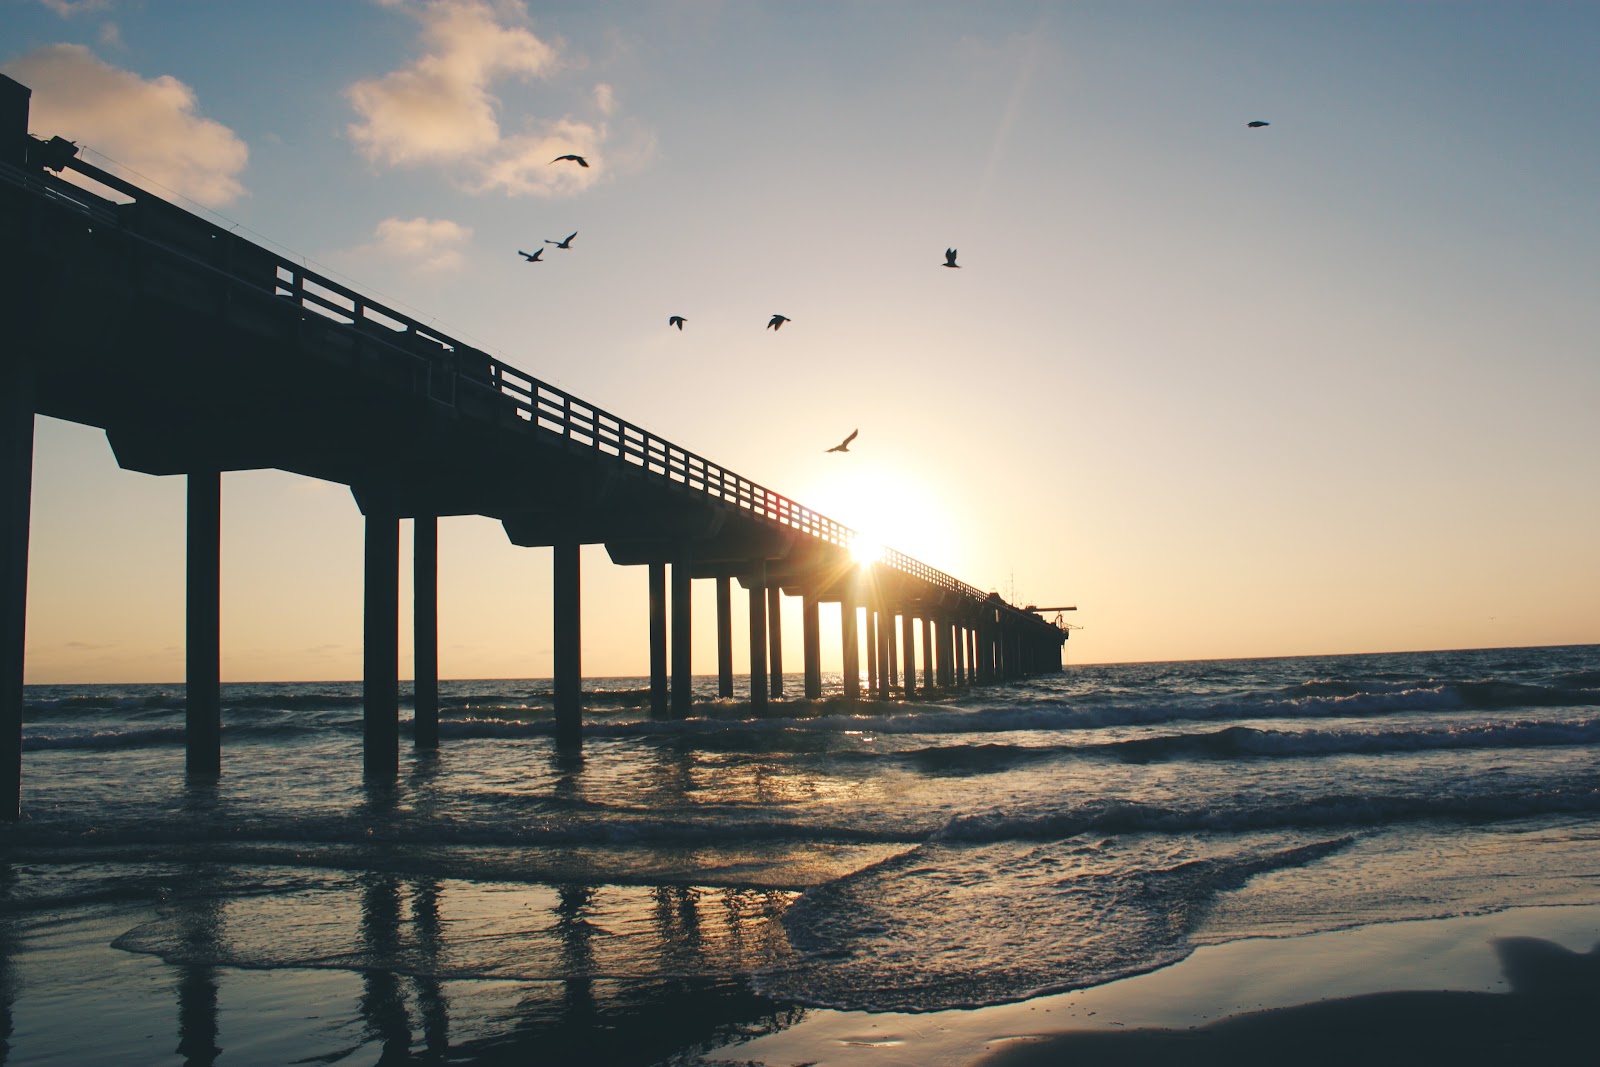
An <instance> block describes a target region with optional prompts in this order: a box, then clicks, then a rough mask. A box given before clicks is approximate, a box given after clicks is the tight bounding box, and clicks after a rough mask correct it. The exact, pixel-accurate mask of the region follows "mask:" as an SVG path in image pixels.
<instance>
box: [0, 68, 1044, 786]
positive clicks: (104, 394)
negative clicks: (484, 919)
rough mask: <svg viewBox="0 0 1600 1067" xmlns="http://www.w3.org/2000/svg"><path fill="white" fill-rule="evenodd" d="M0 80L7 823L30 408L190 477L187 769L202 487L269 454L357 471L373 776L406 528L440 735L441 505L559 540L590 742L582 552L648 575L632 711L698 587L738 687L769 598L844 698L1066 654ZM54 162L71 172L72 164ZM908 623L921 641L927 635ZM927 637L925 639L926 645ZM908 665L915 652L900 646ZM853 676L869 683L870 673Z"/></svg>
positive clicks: (758, 679)
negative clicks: (134, 177)
mask: <svg viewBox="0 0 1600 1067" xmlns="http://www.w3.org/2000/svg"><path fill="white" fill-rule="evenodd" d="M29 96H30V92H29V90H28V89H27V88H26V87H25V86H22V85H20V84H18V83H17V82H15V81H12V80H10V79H8V78H4V77H3V76H0V237H3V239H4V248H5V255H4V256H3V261H0V329H3V331H4V332H3V335H0V338H3V339H0V817H9V818H15V817H17V814H18V812H19V810H20V796H21V774H22V767H21V733H22V678H23V653H24V624H25V618H26V598H27V573H28V529H29V508H30V501H31V492H32V465H33V424H34V418H35V416H36V415H41V414H42V415H47V416H50V417H53V418H58V419H64V420H68V421H71V422H76V423H81V424H84V425H87V426H93V427H97V428H100V429H103V430H104V431H105V433H106V437H107V440H108V441H109V443H110V445H111V448H112V450H113V452H114V454H115V456H116V459H117V462H118V463H119V464H120V465H121V466H122V467H123V468H125V469H128V470H134V471H141V472H144V473H147V474H153V475H174V476H182V477H184V478H186V479H187V485H188V527H187V530H188V533H187V536H188V545H187V550H188V557H187V583H188V584H187V599H186V606H187V617H186V642H187V654H186V655H187V660H186V664H187V665H186V672H187V677H186V699H187V717H186V767H187V769H188V771H189V772H190V773H192V774H198V775H214V774H216V773H218V771H219V769H220V766H221V733H222V730H221V697H220V684H219V679H220V656H221V642H220V629H219V595H220V537H221V479H222V475H223V474H224V473H225V472H228V471H237V470H250V469H263V468H276V469H280V470H284V471H289V472H293V473H296V474H301V475H305V476H308V477H313V478H319V479H324V480H327V481H333V482H338V483H341V484H344V485H348V486H349V487H350V490H351V493H352V495H353V497H354V500H355V503H356V505H357V507H359V509H360V511H361V513H362V515H363V516H364V520H365V524H366V525H365V530H366V541H365V572H364V581H365V584H364V605H363V607H364V613H365V614H364V623H363V682H364V701H363V704H364V708H363V716H364V744H363V753H364V772H365V774H366V775H367V776H368V777H369V778H372V779H376V780H380V781H381V780H384V779H392V778H393V777H394V776H395V775H396V774H397V773H398V770H399V759H400V744H399V738H400V729H399V724H400V720H399V688H400V687H399V677H398V675H399V640H400V637H399V616H400V610H399V608H400V606H399V591H398V590H399V574H398V571H399V559H400V522H401V520H402V519H411V520H414V522H413V538H414V542H413V557H414V561H415V563H414V566H415V580H414V588H415V597H416V600H415V606H414V619H415V621H414V625H413V631H414V632H413V640H414V641H415V643H416V649H415V676H416V677H415V689H416V699H415V712H414V730H413V733H414V741H415V745H416V747H418V748H419V749H429V748H433V747H437V746H438V744H439V731H438V649H437V641H438V621H437V545H438V541H437V521H438V519H439V518H440V517H442V516H454V515H484V516H488V517H491V518H494V519H496V520H498V521H499V522H500V523H501V524H502V525H503V527H504V529H505V532H506V535H507V537H508V538H509V539H510V541H511V542H512V543H513V544H516V545H519V546H526V547H546V548H550V549H551V550H552V552H551V556H552V559H553V564H552V566H553V568H554V573H553V578H554V583H553V596H552V601H553V603H552V605H551V610H552V612H553V616H554V632H555V649H554V672H553V674H554V712H555V722H556V737H557V741H558V743H560V744H562V745H577V744H579V743H580V742H581V736H582V705H583V680H582V641H581V632H580V626H579V617H580V613H579V605H580V602H581V597H582V580H581V574H580V569H579V547H580V546H581V545H592V544H603V545H604V546H605V548H606V552H607V554H608V556H609V557H610V559H611V561H612V562H613V563H614V564H617V565H620V566H627V567H637V568H639V569H640V570H641V571H642V572H643V573H644V575H645V578H646V581H647V583H648V589H649V610H648V618H647V619H642V620H639V626H640V629H641V631H642V632H644V633H646V634H647V635H648V644H649V649H650V681H651V685H650V694H651V697H650V709H651V713H652V714H654V715H658V716H663V717H673V716H676V717H682V716H686V715H688V714H690V713H691V712H692V703H693V702H692V695H691V689H690V681H691V679H690V673H689V667H690V662H689V645H690V642H689V638H690V635H691V632H692V631H691V627H692V625H693V623H694V620H693V619H691V612H690V608H689V600H690V598H689V591H690V587H691V583H692V582H694V581H696V580H699V581H706V580H710V581H714V582H715V583H716V592H717V618H716V626H717V653H718V655H717V659H718V684H719V692H720V693H721V695H723V696H733V695H735V694H734V692H733V671H732V662H733V635H732V634H731V632H730V629H731V621H730V620H731V603H732V596H733V588H734V585H735V583H736V584H737V586H738V588H739V589H741V590H743V591H744V592H745V593H746V594H747V595H748V598H749V619H750V624H749V646H748V652H749V663H750V671H749V693H748V699H749V703H750V706H751V708H752V709H753V710H754V711H755V712H756V713H760V712H761V711H762V710H763V709H765V708H766V707H767V705H768V702H769V701H770V700H773V699H781V698H783V697H785V696H788V695H791V694H786V693H785V692H784V691H783V664H782V655H781V643H780V634H779V632H778V627H779V619H780V617H781V615H780V607H781V604H782V598H783V597H784V596H789V597H799V598H800V599H801V603H802V619H803V624H802V630H803V648H804V663H803V676H804V683H803V687H802V688H803V693H802V694H799V695H803V696H804V697H805V698H806V699H812V700H814V699H816V698H818V697H819V696H821V693H822V681H821V678H822V671H821V648H820V637H819V634H820V626H819V621H818V620H819V614H820V612H821V611H823V610H824V607H826V609H827V610H829V611H833V610H837V611H838V612H839V613H840V614H839V618H840V632H841V644H842V648H841V653H842V657H843V678H844V698H845V699H846V700H859V699H862V698H863V697H866V698H873V699H889V698H893V697H899V698H904V699H914V698H917V697H920V696H924V695H927V694H929V693H931V692H934V691H937V690H939V689H944V688H949V687H955V686H970V685H976V684H988V683H993V682H1000V681H1005V680H1010V679H1015V678H1020V677H1025V676H1027V675H1031V674H1037V673H1040V672H1045V671H1058V670H1060V669H1061V664H1062V643H1063V642H1064V641H1065V640H1066V636H1067V633H1066V630H1065V629H1064V628H1062V627H1060V626H1057V625H1055V624H1053V623H1051V622H1048V621H1046V620H1045V619H1044V618H1043V617H1041V615H1040V614H1039V613H1038V612H1037V611H1036V610H1030V609H1028V608H1022V607H1016V606H1014V605H1011V604H1009V603H1007V602H1006V601H1005V600H1004V599H1002V598H1001V597H1000V596H999V595H998V594H995V593H985V592H983V591H981V590H979V589H977V588H975V587H973V586H971V585H968V584H967V583H965V582H962V581H959V580H957V579H955V578H953V577H951V576H949V575H947V574H944V573H943V572H941V571H938V570H936V569H934V568H932V567H929V566H927V565H926V564H923V563H921V562H919V561H917V560H915V559H912V558H910V557H909V556H906V555H904V554H903V553H900V552H897V551H894V550H892V549H885V550H882V551H878V552H874V553H872V554H871V555H870V556H866V555H864V554H863V553H862V552H861V549H862V548H863V544H862V542H861V539H860V538H858V537H857V535H856V534H855V532H854V531H852V530H851V529H849V528H848V527H846V526H844V525H842V524H841V523H839V522H836V521H834V520H833V519H831V518H828V517H827V516H825V515H821V514H819V513H817V512H816V511H814V510H812V509H809V508H806V507H804V506H803V505H801V504H799V503H797V502H795V501H793V500H790V499H789V498H788V497H785V496H783V495H782V494H779V493H777V492H774V491H773V490H771V489H768V488H766V487H765V486H762V485H760V484H758V483H756V482H754V481H751V480H750V479H748V478H745V477H743V476H741V475H739V474H736V473H734V472H733V471H731V470H729V469H728V468H726V467H724V466H722V465H721V464H718V463H714V462H712V461H711V460H709V459H707V458H705V457H702V456H699V455H697V454H695V453H693V452H691V451H689V450H687V449H685V448H682V447H680V446H678V445H675V444H673V443H672V442H670V441H666V440H663V439H662V438H660V437H658V436H656V435H654V434H652V433H650V432H649V431H648V430H646V429H644V428H643V427H641V426H638V425H636V424H634V423H631V422H629V421H627V420H625V419H622V418H620V417H618V416H616V415H613V414H612V413H610V412H608V411H606V410H605V409H603V408H601V407H599V406H597V405H594V404H591V403H589V402H588V401H585V400H582V399H580V398H578V397H575V396H573V395H571V394H570V393H567V392H565V391H564V390H561V389H558V388H556V387H554V386H552V385H549V384H548V383H545V382H541V381H539V380H538V379H537V378H535V377H533V376H532V375H530V374H529V373H527V372H525V371H523V370H520V369H518V368H516V367H513V366H511V365H509V364H507V363H505V362H503V361H501V360H499V359H496V358H492V357H491V356H490V355H488V354H487V353H484V352H482V351H480V350H478V349H476V348H474V347H472V346H471V345H468V344H465V343H462V342H461V341H459V340H456V339H455V338H452V337H450V336H448V335H446V334H444V333H442V332H439V331H437V330H433V329H431V328H429V327H427V326H424V325H423V324H421V323H419V322H417V321H415V320H414V319H412V318H410V317H408V316H407V315H404V314H402V313H400V312H398V311H395V310H393V309H391V308H388V307H385V306H383V305H382V304H380V303H378V302H376V301H374V300H372V299H370V298H368V297H367V296H365V295H363V294H362V293H360V292H358V291H357V290H355V289H353V288H351V287H349V286H345V285H342V284H340V283H338V282H336V281H333V280H331V279H328V278H326V277H322V276H320V275H317V274H315V273H313V272H311V271H308V270H306V269H304V267H303V266H302V265H300V264H297V263H295V262H293V261H291V260H287V259H285V258H283V257H281V256H279V255H278V254H276V253H274V252H272V251H270V250H268V249H266V248H263V247H261V246H260V245H257V244H253V243H251V242H250V241H247V240H245V239H243V238H241V237H239V236H237V235H236V234H233V233H230V232H228V231H226V230H223V229H221V228H219V227H217V226H215V225H213V224H211V223H210V222H208V221H206V220H205V219H203V218H200V217H199V216H197V215H194V214H191V213H190V212H188V211H185V210H183V209H181V208H179V207H177V206H175V205H173V204H171V203H169V202H167V201H166V200H163V199H161V198H160V197H157V196H155V195H153V194H151V193H149V192H147V191H145V190H143V189H140V188H138V187H137V186H134V185H131V184H129V183H128V182H125V181H123V180H122V179H120V178H118V177H116V176H115V175H112V174H109V173H107V172H105V171H103V170H101V169H99V168H97V167H94V166H92V165H91V164H89V163H86V162H84V161H82V160H79V159H77V158H75V156H74V148H73V146H71V145H70V144H68V143H67V142H65V141H62V140H61V139H59V138H53V139H51V140H49V141H45V140H42V139H39V138H35V137H33V136H31V135H30V134H29V133H28V101H29ZM65 170H70V171H72V172H74V173H75V174H76V175H77V176H78V177H79V178H80V179H81V180H83V181H87V182H88V183H90V184H92V185H93V186H94V188H93V189H92V190H91V189H86V188H84V187H83V185H82V184H80V183H73V182H69V181H67V180H65V179H64V177H62V172H63V171H65ZM919 628H920V639H919V638H918V630H919ZM919 649H920V651H921V655H920V657H919V656H918V650H919ZM919 658H920V662H918V660H919ZM863 684H865V689H866V692H865V693H863V691H862V690H863Z"/></svg>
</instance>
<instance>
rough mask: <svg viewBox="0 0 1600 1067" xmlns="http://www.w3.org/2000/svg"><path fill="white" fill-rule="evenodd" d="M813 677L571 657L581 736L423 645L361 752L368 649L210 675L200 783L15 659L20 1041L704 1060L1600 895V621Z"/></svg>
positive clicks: (146, 726) (74, 1052)
mask: <svg viewBox="0 0 1600 1067" xmlns="http://www.w3.org/2000/svg"><path fill="white" fill-rule="evenodd" d="M828 682H829V685H830V688H829V691H828V692H826V693H825V695H824V699H823V700H821V701H818V702H808V701H802V700H793V699H791V700H788V701H783V702H778V703H775V704H773V705H772V706H771V708H770V709H769V711H768V712H767V713H766V714H764V715H763V716H761V717H759V718H757V717H752V716H751V714H750V710H749V708H748V706H747V705H745V704H743V703H740V702H736V701H718V700H716V699H714V694H715V679H714V678H708V679H700V680H698V684H697V697H698V699H699V704H698V707H697V715H696V716H695V717H694V718H691V719H688V720H685V721H653V720H651V719H650V717H649V715H648V683H647V681H646V680H645V679H638V678H633V679H609V680H594V679H590V680H587V681H586V683H585V688H586V711H585V715H584V719H585V731H586V742H585V745H584V748H583V752H582V754H581V756H572V755H567V754H563V753H561V752H558V751H557V750H556V749H555V747H554V746H553V744H552V735H553V730H552V723H551V716H550V705H551V692H550V685H549V683H548V682H547V681H539V680H531V681H528V680H522V681H505V680H501V681H477V682H446V683H443V685H442V704H443V708H442V712H441V719H442V727H441V733H442V739H443V740H442V746H441V748H440V750H439V752H438V753H437V755H426V756H418V755H416V754H415V753H413V751H412V750H411V748H410V746H409V737H408V736H403V746H404V747H403V749H402V760H401V773H400V776H399V778H398V780H397V781H396V782H395V783H394V784H393V786H392V787H384V788H369V787H368V786H366V785H365V784H364V783H363V781H362V776H361V686H360V684H359V683H351V682H333V683H292V684H291V683H264V684H242V683H235V684H227V685H224V687H223V704H224V711H223V721H224V729H223V773H222V775H221V777H220V779H218V780H216V781H214V782H192V781H186V779H185V776H184V770H183V763H184V750H183V692H182V687H181V686H170V685H169V686H161V685H37V686H29V687H27V690H26V695H25V699H26V714H25V718H26V722H25V727H24V754H23V798H22V803H23V809H24V813H23V817H22V819H21V820H20V822H18V823H17V824H15V825H11V826H5V827H3V828H0V1031H3V1043H0V1049H3V1053H4V1058H3V1062H6V1063H13V1064H55V1063H59V1064H94V1063H118V1064H137V1063H187V1064H212V1063H221V1064H254V1063H264V1064H265V1063H290V1062H300V1063H339V1064H362V1063H385V1064H387V1063H396V1062H417V1063H441V1064H443V1063H449V1064H499V1063H508V1064H509V1063H530V1062H539V1063H565V1062H583V1063H606V1064H639V1065H645V1064H656V1063H675V1064H691V1063H699V1062H703V1060H702V1057H704V1056H705V1055H707V1054H708V1053H709V1052H710V1051H711V1050H714V1049H726V1048H728V1047H737V1043H738V1042H740V1041H742V1040H744V1039H747V1038H753V1037H757V1036H760V1035H767V1034H773V1033H775V1032H779V1031H782V1030H784V1029H785V1028H788V1027H792V1026H795V1025H796V1024H797V1023H799V1022H800V1021H801V1020H803V1019H805V1018H806V1017H807V1015H808V1014H809V1013H813V1012H816V1011H817V1010H818V1009H845V1010H851V1011H869V1012H934V1011H942V1010H946V1009H952V1008H968V1007H973V1008H976V1007H982V1006H986V1005H996V1004H1002V1003H1007V1002H1015V1001H1022V1000H1026V999H1028V998H1032V997H1038V996H1042V995H1045V994H1049V993H1054V992H1060V991H1063V990H1071V989H1081V988H1085V987H1090V986H1096V985H1099V984H1102V983H1106V982H1110V981H1113V980H1116V979H1119V978H1125V977H1127V976H1130V975H1135V974H1141V973H1144V972H1149V971H1153V970H1156V969H1159V968H1162V967H1165V966H1167V965H1169V964H1172V963H1174V962H1176V961H1178V960H1181V959H1183V958H1184V957H1186V956H1188V955H1189V954H1190V953H1192V952H1194V951H1195V950H1196V949H1197V948H1199V947H1201V946H1207V945H1223V944H1227V943H1230V942H1234V941H1238V940H1240V939H1244V938H1259V937H1283V936H1289V935H1296V934H1308V933H1316V932H1321V931H1330V930H1338V929H1344V928H1351V927H1358V926H1364V925H1369V924H1379V923H1395V922H1401V921H1404V920H1411V919H1425V918H1434V917H1448V916H1465V915H1485V914H1489V913H1492V912H1496V911H1498V910H1501V909H1506V908H1511V907H1526V906H1554V905H1579V904H1584V905H1591V904H1596V903H1600V774H1597V769H1600V768H1597V757H1600V646H1597V645H1585V646H1575V647H1563V648H1516V649H1493V650H1475V651H1457V652H1412V653H1397V654H1387V655H1352V656H1319V657H1297V658H1281V659H1250V660H1229V661H1208V662H1189V663H1147V664H1126V665H1108V666H1096V665H1091V666H1069V667H1067V668H1066V669H1065V670H1064V671H1063V672H1062V673H1060V674H1054V675H1048V676H1045V677H1040V678H1036V679H1031V680H1028V681H1024V682H1020V683H1017V684H1013V685H1005V686H992V687H979V688H973V689H966V690H960V691H955V692H951V693H949V694H947V695H944V696H941V697H939V698H937V699H930V700H921V701H914V702H909V703H908V702H900V701H892V702H888V703H862V704H860V705H857V706H855V707H851V706H849V705H846V704H845V703H844V702H843V701H842V700H841V699H840V698H839V696H838V689H839V684H838V678H837V677H833V678H831V679H829V680H828ZM799 691H800V684H799V680H798V679H792V680H791V681H790V683H789V688H788V692H789V693H791V694H793V693H797V692H799ZM403 699H404V697H403ZM402 714H405V711H404V710H403V712H402ZM722 1055H723V1056H726V1055H727V1053H723V1054H722ZM719 1062H725V1061H719Z"/></svg>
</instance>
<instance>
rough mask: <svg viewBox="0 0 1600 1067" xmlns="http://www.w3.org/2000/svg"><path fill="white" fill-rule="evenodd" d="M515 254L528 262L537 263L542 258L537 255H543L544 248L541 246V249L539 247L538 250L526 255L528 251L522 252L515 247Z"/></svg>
mask: <svg viewBox="0 0 1600 1067" xmlns="http://www.w3.org/2000/svg"><path fill="white" fill-rule="evenodd" d="M517 255H519V256H521V257H522V258H523V259H525V260H527V261H528V262H529V263H539V262H542V260H540V258H539V257H540V256H542V255H544V249H542V248H541V249H539V251H537V252H535V253H534V254H533V255H531V256H530V255H528V253H526V252H524V251H523V250H522V249H520V248H519V249H517Z"/></svg>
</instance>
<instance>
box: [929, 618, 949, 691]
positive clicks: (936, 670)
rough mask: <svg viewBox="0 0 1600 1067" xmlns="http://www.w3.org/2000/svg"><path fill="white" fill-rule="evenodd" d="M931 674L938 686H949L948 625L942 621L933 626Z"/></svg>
mask: <svg viewBox="0 0 1600 1067" xmlns="http://www.w3.org/2000/svg"><path fill="white" fill-rule="evenodd" d="M933 648H934V658H933V674H934V677H935V678H937V679H938V680H939V685H940V686H943V687H948V686H949V685H950V624H949V623H947V622H945V621H944V620H943V619H940V620H938V621H937V622H936V623H934V626H933Z"/></svg>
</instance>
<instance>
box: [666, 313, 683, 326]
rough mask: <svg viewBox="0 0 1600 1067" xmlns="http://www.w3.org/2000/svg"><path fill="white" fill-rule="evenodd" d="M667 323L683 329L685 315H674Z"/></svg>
mask: <svg viewBox="0 0 1600 1067" xmlns="http://www.w3.org/2000/svg"><path fill="white" fill-rule="evenodd" d="M667 325H668V326H676V327H677V328H678V329H680V330H681V329H683V316H682V315H674V316H672V318H670V319H668V320H667Z"/></svg>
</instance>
